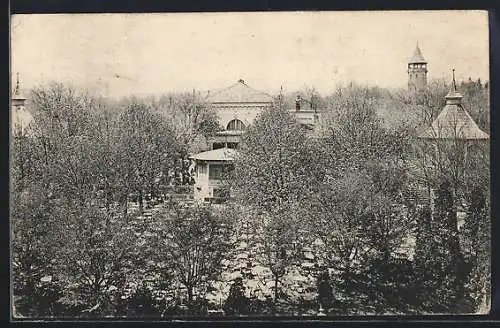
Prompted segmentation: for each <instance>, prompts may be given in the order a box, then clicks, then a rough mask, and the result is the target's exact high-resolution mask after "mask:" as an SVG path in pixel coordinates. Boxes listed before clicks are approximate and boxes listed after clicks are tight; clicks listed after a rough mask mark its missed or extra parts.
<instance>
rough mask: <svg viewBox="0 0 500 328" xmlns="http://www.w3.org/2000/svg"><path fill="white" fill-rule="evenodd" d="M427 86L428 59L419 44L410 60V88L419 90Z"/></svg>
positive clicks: (412, 90)
mask: <svg viewBox="0 0 500 328" xmlns="http://www.w3.org/2000/svg"><path fill="white" fill-rule="evenodd" d="M426 87H427V61H426V60H425V58H424V56H423V55H422V51H421V50H420V47H419V46H418V44H417V46H416V47H415V51H414V52H413V56H411V58H410V59H409V60H408V90H409V91H411V92H418V91H422V90H424V89H425V88H426Z"/></svg>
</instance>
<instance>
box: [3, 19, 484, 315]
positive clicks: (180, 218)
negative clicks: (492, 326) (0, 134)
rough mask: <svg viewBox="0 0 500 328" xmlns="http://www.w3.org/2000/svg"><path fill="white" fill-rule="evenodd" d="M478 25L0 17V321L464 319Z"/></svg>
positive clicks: (478, 155)
mask: <svg viewBox="0 0 500 328" xmlns="http://www.w3.org/2000/svg"><path fill="white" fill-rule="evenodd" d="M488 47H489V35H488V13H487V12H486V11H363V12H354V11H353V12H326V11H325V12H272V13H271V12H252V13H250V12H248V13H243V12H240V13H163V14H162V13H157V14H53V15H41V14H30V15H14V16H12V17H11V109H10V122H11V124H10V127H11V138H10V206H9V207H10V229H11V230H10V236H11V240H10V245H11V252H10V254H11V317H12V319H13V320H16V319H24V320H29V319H36V320H39V319H77V320H83V319H92V320H99V319H104V318H117V319H121V320H123V319H124V320H127V319H130V320H137V319H141V320H142V319H144V320H146V319H154V320H171V319H181V320H183V319H186V320H189V319H190V318H206V319H207V320H210V318H214V317H225V318H228V319H235V318H236V319H238V318H252V317H267V316H269V317H276V316H287V317H290V316H296V317H304V316H309V317H311V318H316V317H331V318H335V317H339V316H359V315H381V316H383V315H427V314H486V313H488V312H489V311H490V289H491V288H490V257H491V256H490V253H491V249H490V240H491V233H490V206H491V204H490V187H489V186H490V158H489V155H490V152H489V144H490V101H489V97H490V87H489V50H488V49H489V48H488Z"/></svg>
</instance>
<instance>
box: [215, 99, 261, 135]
mask: <svg viewBox="0 0 500 328" xmlns="http://www.w3.org/2000/svg"><path fill="white" fill-rule="evenodd" d="M265 107H266V105H265V104H245V105H244V106H243V105H239V104H235V105H234V106H229V105H224V106H217V105H214V108H215V109H216V110H217V114H218V116H219V123H220V125H221V126H222V127H223V128H224V129H225V128H226V127H227V124H228V123H229V122H230V121H232V120H234V119H238V120H240V121H242V122H243V123H244V124H245V126H248V125H250V124H252V123H253V121H254V120H255V118H256V117H257V115H258V114H259V113H260V112H261V111H262V110H263V109H264V108H265Z"/></svg>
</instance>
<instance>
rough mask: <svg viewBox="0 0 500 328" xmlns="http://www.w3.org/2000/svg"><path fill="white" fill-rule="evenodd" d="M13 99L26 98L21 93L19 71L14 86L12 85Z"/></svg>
mask: <svg viewBox="0 0 500 328" xmlns="http://www.w3.org/2000/svg"><path fill="white" fill-rule="evenodd" d="M12 99H13V100H26V97H23V96H22V95H21V88H20V87H19V73H17V77H16V86H15V87H14V92H13V93H12Z"/></svg>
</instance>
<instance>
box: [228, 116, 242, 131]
mask: <svg viewBox="0 0 500 328" xmlns="http://www.w3.org/2000/svg"><path fill="white" fill-rule="evenodd" d="M226 129H227V130H232V131H242V130H245V124H244V123H243V122H242V121H240V120H238V119H234V120H232V121H230V122H229V123H227V128H226Z"/></svg>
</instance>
